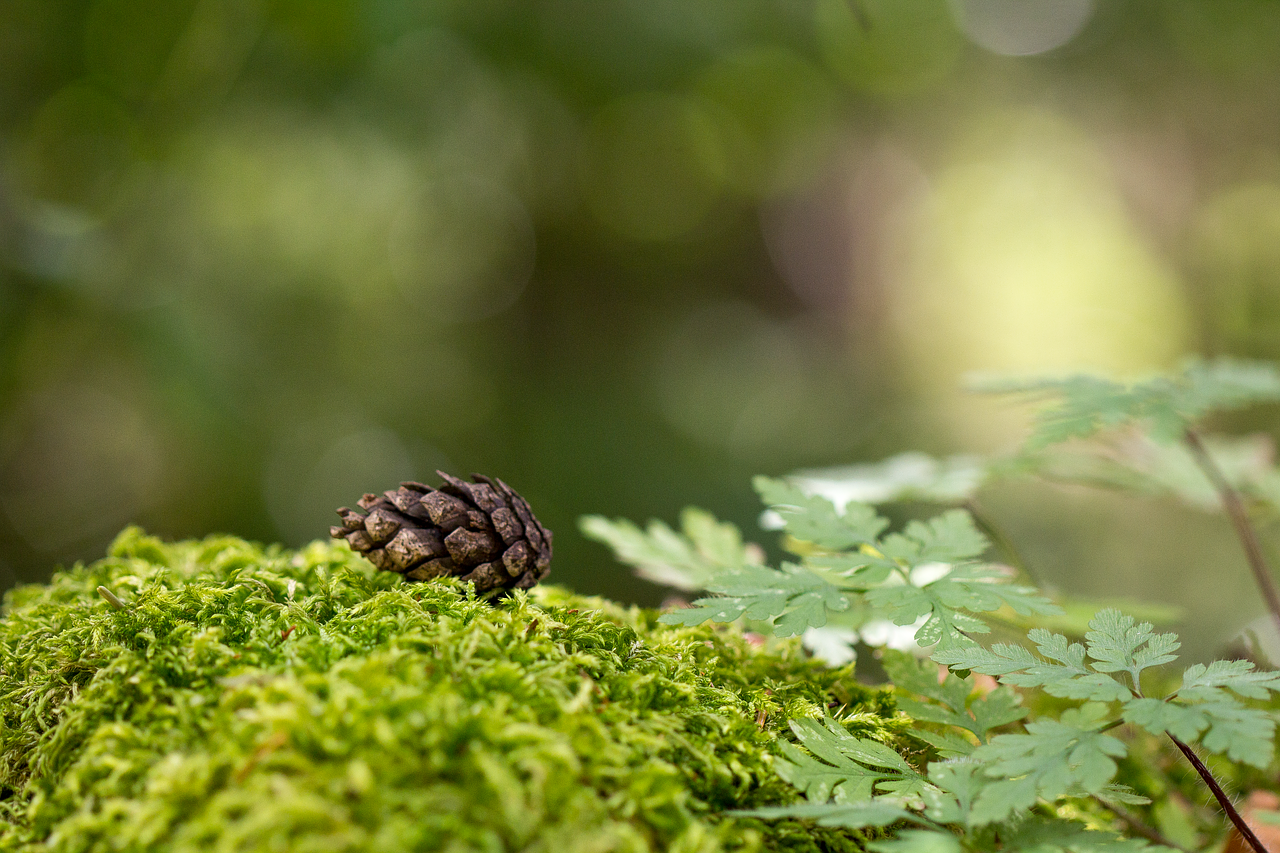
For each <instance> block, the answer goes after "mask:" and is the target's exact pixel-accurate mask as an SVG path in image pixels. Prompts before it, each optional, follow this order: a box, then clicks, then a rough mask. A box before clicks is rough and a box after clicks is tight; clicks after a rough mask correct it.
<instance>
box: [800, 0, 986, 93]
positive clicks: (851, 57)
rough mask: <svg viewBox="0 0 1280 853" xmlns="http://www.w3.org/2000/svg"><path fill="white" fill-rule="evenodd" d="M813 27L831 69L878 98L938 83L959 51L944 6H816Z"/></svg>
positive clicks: (869, 0) (878, 1)
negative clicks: (816, 31) (815, 18)
mask: <svg viewBox="0 0 1280 853" xmlns="http://www.w3.org/2000/svg"><path fill="white" fill-rule="evenodd" d="M817 26H818V40H819V45H820V46H821V48H822V54H823V57H824V58H825V59H826V62H827V64H828V65H829V66H830V67H831V69H832V70H833V71H835V72H836V73H838V74H840V75H841V76H842V77H843V78H844V79H845V80H846V81H847V82H848V83H849V84H850V85H852V86H854V87H855V88H857V89H861V90H863V91H866V92H871V93H874V94H879V95H888V96H893V95H903V94H908V93H912V92H917V91H920V90H922V89H925V88H928V87H929V86H931V85H933V84H935V83H938V82H940V81H941V80H943V79H944V78H945V77H946V75H947V73H948V72H949V71H951V69H952V67H953V66H954V65H955V62H956V59H957V57H958V56H959V54H960V49H961V47H962V46H963V42H962V40H961V38H960V34H959V32H957V31H956V28H955V25H954V24H953V23H952V20H951V14H950V12H949V11H948V9H947V5H946V0H857V2H850V0H818V4H817Z"/></svg>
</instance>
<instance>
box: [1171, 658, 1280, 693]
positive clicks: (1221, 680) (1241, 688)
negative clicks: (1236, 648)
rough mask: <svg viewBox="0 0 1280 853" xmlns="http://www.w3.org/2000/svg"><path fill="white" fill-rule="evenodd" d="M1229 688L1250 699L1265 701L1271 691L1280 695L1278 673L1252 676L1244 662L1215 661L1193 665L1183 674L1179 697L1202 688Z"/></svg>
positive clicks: (1252, 670)
mask: <svg viewBox="0 0 1280 853" xmlns="http://www.w3.org/2000/svg"><path fill="white" fill-rule="evenodd" d="M1220 687H1226V688H1229V689H1231V690H1233V691H1235V692H1236V693H1238V694H1240V695H1241V696H1244V697H1247V698H1249V699H1266V698H1267V696H1268V695H1270V691H1273V690H1276V691H1280V672H1255V671H1254V668H1253V664H1252V663H1251V662H1250V661H1247V660H1216V661H1213V662H1212V663H1210V664H1209V665H1208V666H1205V665H1204V664H1200V663H1197V664H1193V665H1192V666H1189V667H1187V671H1186V672H1184V673H1183V674H1182V687H1181V688H1179V690H1178V693H1179V695H1183V696H1186V695H1187V694H1188V693H1190V692H1191V691H1195V690H1199V689H1201V688H1220Z"/></svg>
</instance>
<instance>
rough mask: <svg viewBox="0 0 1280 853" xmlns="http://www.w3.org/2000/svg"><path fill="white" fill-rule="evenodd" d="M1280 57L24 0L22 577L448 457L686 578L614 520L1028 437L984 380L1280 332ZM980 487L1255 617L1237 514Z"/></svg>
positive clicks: (13, 234) (639, 16)
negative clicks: (987, 394)
mask: <svg viewBox="0 0 1280 853" xmlns="http://www.w3.org/2000/svg"><path fill="white" fill-rule="evenodd" d="M1278 83H1280V6H1277V5H1276V4H1275V3H1274V2H1270V0H1169V2H1159V3H1157V2H1153V1H1152V0H1147V1H1146V2H1144V1H1143V0H1111V2H1107V1H1106V0H1103V2H1093V0H951V2H946V0H799V2H793V0H733V2H729V0H698V2H696V3H689V2H669V0H643V2H640V0H538V1H537V2H523V0H522V2H514V0H467V2H462V0H435V2H431V0H418V1H417V2H405V0H307V2H301V0H92V2H86V0H75V2H72V0H7V1H6V2H4V3H3V4H2V5H0V587H8V586H11V585H12V584H14V583H16V582H20V581H25V580H38V579H41V578H43V577H46V576H47V575H48V573H49V572H50V571H51V570H52V568H53V566H54V565H55V564H58V563H69V562H71V561H74V560H76V559H83V558H92V557H95V556H97V555H100V554H101V551H102V548H103V546H104V544H105V542H107V541H108V540H109V539H110V537H111V536H112V535H113V534H114V533H115V532H116V531H117V530H118V529H119V528H120V527H121V526H122V525H124V524H125V523H127V522H131V521H133V522H138V523H141V524H142V525H144V526H145V527H146V528H148V529H149V530H150V531H152V532H155V533H158V534H161V535H164V536H167V537H183V536H193V535H203V534H206V533H210V532H213V531H227V532H233V533H237V534H241V535H245V536H248V537H251V538H255V539H259V540H266V541H283V542H285V543H287V544H290V545H297V544H301V543H303V542H305V541H308V540H310V539H312V538H315V537H318V536H323V535H325V532H326V530H327V528H328V526H329V524H330V523H332V522H333V521H334V520H335V518H336V516H334V515H333V510H334V508H336V507H337V506H339V505H343V504H351V503H353V502H354V501H355V499H356V498H357V497H358V496H359V495H360V494H361V493H362V492H365V491H369V490H382V489H384V488H389V487H392V486H393V485H395V484H396V483H398V482H399V481H400V480H402V479H409V478H416V479H423V480H427V481H430V482H434V480H433V477H434V475H432V474H431V472H432V471H433V470H434V469H435V468H445V469H446V470H449V471H451V472H454V473H459V474H465V473H469V472H471V471H480V472H483V473H488V474H491V475H495V476H500V477H502V478H503V479H504V480H507V481H508V482H510V483H511V484H512V485H513V486H514V487H516V488H517V489H519V490H520V491H521V492H522V493H523V494H524V495H525V496H526V497H527V498H528V499H529V501H530V502H531V503H532V505H533V506H534V508H535V509H536V510H537V512H538V514H539V517H540V518H541V519H542V520H543V521H544V523H545V524H546V525H547V526H548V527H550V528H552V529H553V530H555V531H556V532H557V534H558V535H557V539H556V554H557V556H556V562H555V566H554V569H553V572H554V573H553V579H555V580H558V581H560V582H563V583H566V584H568V585H570V586H572V587H574V588H576V589H578V590H580V591H584V592H599V593H604V594H607V595H610V596H613V597H617V598H621V599H623V600H635V601H641V602H644V603H649V604H654V603H657V602H658V601H659V600H660V599H661V597H662V595H663V593H662V591H661V590H660V589H659V588H658V587H654V586H651V585H649V584H646V583H644V582H641V581H639V580H636V579H634V578H632V577H631V576H630V575H629V574H628V572H627V571H626V570H625V569H623V568H621V567H618V566H616V565H615V564H614V563H613V561H612V560H611V559H610V558H609V557H608V556H607V555H606V552H605V551H604V549H602V548H601V547H600V546H598V545H596V544H594V543H590V542H587V541H585V540H584V539H583V538H582V537H581V536H580V535H579V534H578V533H577V531H576V529H575V520H576V518H577V517H578V516H579V515H581V514H583V513H586V512H596V513H603V514H606V515H610V516H627V517H631V518H634V519H637V520H641V521H642V520H644V519H646V518H648V517H650V516H660V517H664V518H667V519H673V518H674V517H675V515H676V513H677V512H678V511H679V509H680V507H682V506H684V505H685V504H687V503H693V504H698V505H701V506H704V507H706V508H708V509H710V510H712V511H714V512H715V513H717V514H718V515H720V516H722V517H725V518H729V519H732V520H734V521H737V522H738V523H739V524H741V525H743V527H744V528H746V529H747V530H748V531H749V532H751V533H753V534H754V530H755V524H754V521H755V517H756V514H757V512H758V504H757V502H756V499H755V497H754V495H753V494H752V493H751V491H750V488H749V477H750V475H751V474H753V473H760V472H766V473H784V472H787V471H790V470H793V469H795V468H798V467H806V466H820V465H834V464H841V463H851V462H857V461H867V460H874V459H878V458H881V457H884V456H888V455H890V454H892V453H896V452H898V451H901V450H905V449H909V448H922V449H924V450H927V451H930V452H934V453H949V452H954V451H957V450H977V451H982V452H987V451H998V450H1003V449H1008V448H1010V447H1012V446H1014V445H1016V443H1017V441H1018V440H1019V438H1020V436H1021V435H1022V434H1023V433H1022V431H1023V425H1024V422H1025V416H1024V414H1022V413H1017V412H1013V411H1010V410H1009V409H1008V408H1006V407H1004V406H1002V405H1001V404H999V403H997V402H994V401H991V400H988V399H981V398H969V397H966V396H965V395H963V394H962V393H961V392H960V391H959V390H958V388H959V383H960V378H961V376H962V375H963V374H965V373H966V372H968V371H973V370H986V371H993V370H994V371H1012V372H1016V373H1026V372H1032V371H1063V370H1072V369H1092V370H1105V371H1111V372H1118V373H1120V374H1132V373H1140V372H1142V371H1144V370H1151V369H1157V368H1163V367H1167V366H1170V365H1172V364H1174V363H1176V361H1177V359H1178V358H1179V356H1180V355H1181V354H1183V353H1185V352H1191V351H1196V352H1203V353H1207V354H1218V353H1229V354H1233V355H1239V356H1248V357H1261V358H1277V357H1280V335H1278V334H1277V331H1278V330H1280V125H1277V123H1276V122H1275V120H1274V116H1275V115H1276V114H1277V109H1278V107H1280V104H1277V100H1278V99H1280V85H1277V84H1278ZM1275 415H1276V413H1275V412H1265V411H1264V412H1258V413H1255V414H1253V415H1250V416H1246V417H1242V418H1240V419H1237V420H1236V421H1234V422H1232V423H1230V424H1225V426H1229V427H1231V428H1233V429H1238V430H1241V429H1242V430H1255V429H1257V430H1268V431H1274V430H1275V429H1276V426H1277V421H1276V417H1275ZM988 500H989V504H990V506H991V508H992V512H993V514H995V515H997V516H998V517H1000V518H1001V519H1002V520H1003V521H1004V522H1005V523H1006V524H1007V526H1008V527H1009V530H1010V532H1011V534H1012V535H1014V536H1015V537H1016V538H1018V539H1019V540H1020V541H1022V542H1024V543H1025V547H1026V551H1027V556H1028V559H1031V560H1036V561H1039V562H1040V563H1041V564H1042V565H1043V572H1042V574H1043V576H1044V577H1046V578H1048V579H1050V580H1051V581H1052V582H1053V583H1055V584H1057V585H1059V586H1061V587H1063V588H1066V589H1070V590H1073V591H1076V592H1080V593H1090V594H1104V593H1106V594H1127V595H1140V596H1146V597H1154V598H1157V599H1160V600H1165V601H1171V602H1174V603H1182V604H1183V605H1186V606H1190V607H1191V608H1192V609H1193V611H1194V613H1193V614H1192V617H1191V620H1190V623H1189V624H1188V625H1187V626H1186V627H1185V628H1184V631H1185V632H1186V634H1187V636H1188V639H1189V640H1190V641H1191V643H1192V646H1193V647H1195V644H1196V643H1199V644H1200V646H1201V647H1209V646H1212V645H1214V644H1217V643H1221V642H1223V641H1224V640H1225V639H1226V638H1227V637H1229V636H1230V635H1231V634H1232V633H1233V632H1234V631H1235V630H1238V628H1239V627H1240V626H1241V625H1242V624H1243V623H1244V622H1245V621H1246V620H1247V619H1248V618H1251V617H1252V616H1254V615H1256V614H1257V613H1260V612H1261V604H1260V603H1258V602H1257V601H1256V596H1255V595H1254V594H1253V592H1252V588H1251V585H1250V581H1249V579H1248V575H1247V572H1246V571H1245V569H1244V567H1243V561H1242V560H1241V558H1240V556H1239V553H1238V550H1239V549H1238V548H1237V547H1236V546H1235V544H1234V543H1233V541H1232V540H1231V539H1230V537H1229V531H1228V530H1227V527H1226V524H1225V522H1223V521H1222V520H1221V519H1218V518H1214V517H1212V516H1208V515H1202V514H1197V513H1195V512H1193V511H1191V510H1183V509H1178V508H1176V507H1173V506H1170V505H1161V504H1143V503H1138V502H1131V501H1122V500H1119V499H1113V498H1099V497H1098V496H1097V495H1095V494H1093V493H1087V492H1071V491H1065V492H1062V491H1060V492H1056V493H1048V492H1045V491H1043V490H1036V491H1028V490H1026V489H1024V488H1023V487H1021V486H1018V487H1009V488H1006V489H1004V490H1003V491H1000V490H997V493H995V494H992V495H991V496H990V497H989V498H988ZM761 537H763V540H762V541H768V540H769V539H770V537H771V535H766V534H759V535H757V538H761Z"/></svg>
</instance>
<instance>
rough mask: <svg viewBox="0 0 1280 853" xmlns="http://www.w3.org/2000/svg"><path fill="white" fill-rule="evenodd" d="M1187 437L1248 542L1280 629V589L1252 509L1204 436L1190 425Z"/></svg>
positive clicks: (1252, 566)
mask: <svg viewBox="0 0 1280 853" xmlns="http://www.w3.org/2000/svg"><path fill="white" fill-rule="evenodd" d="M1183 437H1184V439H1185V440H1186V442H1187V447H1189V448H1190V449H1191V455H1192V457H1193V458H1194V459H1195V460H1196V464H1197V465H1199V466H1200V470H1201V471H1203V472H1204V474H1205V476H1206V477H1208V478H1209V482H1210V483H1212V484H1213V487H1214V488H1215V489H1217V491H1218V497H1219V498H1221V499H1222V507H1223V509H1225V510H1226V511H1227V515H1228V516H1229V517H1230V518H1231V523H1232V524H1233V525H1234V526H1235V528H1236V535H1237V536H1239V537H1240V544H1241V545H1243V546H1244V555H1245V558H1246V559H1248V561H1249V568H1250V569H1252V570H1253V579H1254V581H1255V582H1256V583H1257V584H1258V589H1259V591H1261V592H1262V598H1263V600H1264V601H1265V602H1266V603H1267V609H1268V610H1270V611H1271V618H1272V619H1273V620H1274V621H1275V623H1276V628H1277V629H1278V630H1280V592H1277V591H1276V584H1275V581H1274V580H1273V579H1272V577H1271V569H1270V568H1268V567H1267V560H1266V558H1265V557H1263V556H1262V546H1261V545H1260V544H1259V543H1258V534H1257V533H1255V532H1254V530H1253V525H1252V524H1251V523H1250V522H1249V513H1248V512H1247V511H1246V510H1245V508H1244V502H1243V501H1241V500H1240V493H1239V492H1237V491H1236V490H1235V487H1234V486H1232V485H1231V483H1229V482H1228V481H1227V477H1226V475H1225V474H1223V473H1222V469H1221V468H1219V467H1218V464H1217V463H1216V462H1214V461H1213V457H1212V456H1210V455H1209V451H1208V450H1206V449H1205V446H1204V442H1202V441H1201V440H1200V436H1199V435H1198V434H1197V433H1196V431H1195V430H1193V429H1191V428H1189V427H1188V428H1187V430H1186V432H1185V433H1184V434H1183Z"/></svg>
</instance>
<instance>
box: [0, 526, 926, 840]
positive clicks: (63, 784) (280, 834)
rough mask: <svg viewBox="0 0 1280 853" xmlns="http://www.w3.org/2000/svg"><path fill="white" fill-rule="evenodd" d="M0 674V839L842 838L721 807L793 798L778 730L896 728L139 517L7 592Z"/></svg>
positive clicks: (360, 573) (514, 605) (827, 696)
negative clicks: (781, 773) (108, 543)
mask: <svg viewBox="0 0 1280 853" xmlns="http://www.w3.org/2000/svg"><path fill="white" fill-rule="evenodd" d="M99 585H102V586H104V587H106V588H108V589H109V590H110V591H111V592H113V593H114V594H115V595H116V596H117V597H118V598H119V599H120V600H121V601H122V602H123V603H124V609H117V607H116V606H114V605H113V604H112V603H111V602H109V601H108V600H107V599H106V598H105V597H103V596H101V595H99V594H98V593H97V592H96V588H97V587H98V586H99ZM0 684H3V688H2V689H3V691H4V692H3V696H2V697H0V703H2V705H0V712H2V718H0V725H2V726H3V728H2V729H0V850H5V851H12V850H59V851H73V850H75V851H91V850H92V851H106V850H112V851H141V850H165V851H186V850H191V851H195V850H201V851H204V850H219V851H233V850H234V851H286V850H287V851H309V850H316V851H319V850H323V851H373V850H377V851H397V850H449V851H454V850H457V851H463V850H467V851H470V850H477V851H480V850H483V851H500V850H528V851H540V850H549V851H557V853H567V851H614V850H617V851H647V850H671V851H708V853H709V851H717V850H753V849H773V850H784V849H785V850H797V851H800V850H813V851H818V850H852V849H858V839H857V837H856V836H855V835H854V834H851V833H848V832H845V831H841V830H830V829H821V828H814V827H812V826H807V825H802V824H799V823H794V822H792V823H788V822H777V823H771V824H768V825H765V824H762V823H760V822H757V821H749V820H734V819H730V818H725V817H723V816H722V815H721V814H720V812H722V811H723V810H726V809H733V808H745V807H755V806H761V805H769V804H778V803H786V802H791V801H793V800H795V798H796V795H795V793H794V792H793V791H792V790H791V789H790V788H789V787H787V786H786V785H785V784H784V783H782V782H781V781H780V780H778V779H777V777H776V776H775V775H774V774H773V772H772V771H771V769H770V763H771V760H772V756H773V754H774V753H775V751H776V743H777V740H778V738H780V737H785V736H789V735H788V732H787V729H786V726H785V723H786V720H787V719H788V718H791V717H798V716H817V715H820V714H821V713H822V712H823V710H824V708H827V707H831V706H834V705H838V706H843V708H844V710H843V711H842V712H841V713H842V715H843V716H844V718H845V719H846V722H847V725H848V726H849V728H850V730H851V731H856V732H858V733H859V734H863V735H870V736H873V737H877V738H880V739H883V740H892V739H893V738H894V736H895V735H896V734H897V733H898V732H899V731H900V727H901V725H902V723H901V722H895V721H894V720H893V717H894V709H893V704H892V700H891V699H890V698H889V697H888V696H887V695H885V694H881V693H878V692H874V691H869V690H867V689H865V688H863V687H861V686H859V685H857V684H856V683H855V682H854V681H853V679H852V674H851V672H850V671H849V670H848V669H844V670H829V669H826V668H824V667H822V666H820V665H818V664H815V663H813V662H811V661H809V660H806V659H805V658H804V656H803V654H802V653H801V652H800V651H799V649H798V648H797V647H796V646H794V645H792V644H779V645H776V646H771V647H769V648H767V649H757V648H755V647H753V646H752V645H751V644H750V643H749V642H747V641H746V639H745V638H744V637H743V635H742V634H741V632H739V631H738V630H736V629H733V628H726V627H724V626H718V627H716V628H711V627H699V628H679V629H676V628H670V627H667V626H662V625H658V624H657V623H656V615H655V614H654V613H653V612H651V611H644V610H639V609H634V608H632V609H624V608H621V607H619V606H617V605H615V604H611V603H609V602H605V601H601V600H599V599H592V598H586V597H582V596H576V595H572V594H570V593H568V592H566V591H564V590H561V589H557V588H555V587H547V588H540V589H536V590H534V591H533V592H532V593H531V594H529V595H525V594H518V595H516V596H514V597H512V598H510V599H508V600H506V601H504V602H502V603H500V604H498V605H497V606H496V607H495V606H492V605H490V604H488V603H486V602H484V601H479V600H476V599H475V598H474V596H473V595H471V594H470V591H469V588H468V587H467V586H466V585H463V584H459V583H456V582H453V581H443V582H435V583H430V584H404V583H402V582H401V580H400V579H399V578H398V577H396V576H394V575H389V574H379V573H376V572H374V571H373V570H372V568H371V567H370V566H369V565H368V564H367V563H365V562H364V560H362V559H361V558H359V557H356V556H353V555H352V554H351V552H350V551H349V550H347V549H346V547H345V546H333V545H327V544H322V543H315V544H312V545H311V546H309V547H308V548H306V549H304V550H302V551H299V552H291V551H285V550H283V549H279V548H266V549H263V548H261V547H258V546H256V545H251V544H249V543H246V542H244V541H242V540H239V539H233V538H211V539H207V540H204V541H201V542H181V543H175V544H165V543H162V542H160V541H158V540H156V539H153V538H150V537H147V536H145V535H144V534H143V533H142V532H141V531H139V530H136V529H129V530H126V531H125V532H124V533H122V534H121V535H120V537H119V538H118V539H117V540H116V542H115V543H114V545H113V546H112V548H111V550H110V554H109V556H108V557H107V558H106V559H103V560H100V561H98V562H96V563H93V564H92V565H89V566H77V567H75V568H74V569H72V570H70V571H66V572H62V573H59V574H58V575H56V576H55V577H54V579H53V580H52V581H51V582H50V583H49V584H48V585H45V586H30V587H24V588H20V589H17V590H14V591H12V592H11V593H10V594H9V596H8V598H7V604H6V613H5V616H4V617H3V619H2V620H0ZM899 719H900V718H899Z"/></svg>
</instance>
